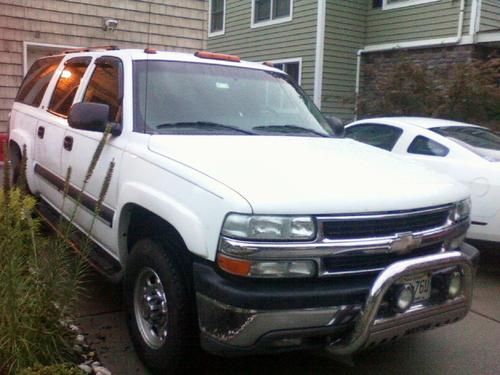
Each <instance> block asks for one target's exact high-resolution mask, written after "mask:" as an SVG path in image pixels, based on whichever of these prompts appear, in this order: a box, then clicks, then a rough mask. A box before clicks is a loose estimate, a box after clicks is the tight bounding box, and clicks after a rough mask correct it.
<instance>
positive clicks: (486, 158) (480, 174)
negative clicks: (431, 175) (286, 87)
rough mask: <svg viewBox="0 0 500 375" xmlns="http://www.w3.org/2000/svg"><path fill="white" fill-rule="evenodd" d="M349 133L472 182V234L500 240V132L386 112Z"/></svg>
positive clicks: (348, 129)
mask: <svg viewBox="0 0 500 375" xmlns="http://www.w3.org/2000/svg"><path fill="white" fill-rule="evenodd" d="M346 136H347V137H349V138H353V139H355V140H357V141H360V142H363V143H367V144H370V145H372V146H375V147H379V148H382V149H384V150H388V151H392V152H393V153H395V154H398V155H401V156H403V157H404V158H408V159H411V160H416V161H419V162H422V163H424V164H425V165H427V166H428V167H429V168H432V169H434V170H437V171H439V172H442V173H446V174H448V175H450V176H452V177H454V178H455V179H457V180H458V181H460V182H462V183H464V184H466V185H468V186H469V187H470V189H471V194H472V225H471V227H470V229H469V232H468V233H467V237H468V238H471V239H477V240H485V241H494V242H500V135H498V133H494V132H492V131H491V130H489V129H487V128H484V127H481V126H476V125H470V124H465V123H461V122H456V121H449V120H440V119H433V118H421V117H386V118H373V119H366V120H360V121H356V122H354V123H351V124H349V125H347V126H346Z"/></svg>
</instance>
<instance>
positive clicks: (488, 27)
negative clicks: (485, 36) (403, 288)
mask: <svg viewBox="0 0 500 375" xmlns="http://www.w3.org/2000/svg"><path fill="white" fill-rule="evenodd" d="M480 22H481V23H480V26H479V31H481V32H483V31H486V32H488V31H500V0H483V2H482V4H481V21H480Z"/></svg>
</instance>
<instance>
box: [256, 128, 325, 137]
mask: <svg viewBox="0 0 500 375" xmlns="http://www.w3.org/2000/svg"><path fill="white" fill-rule="evenodd" d="M252 130H264V131H270V132H277V133H289V134H291V133H310V134H315V135H318V136H320V137H326V138H330V135H329V134H326V133H320V132H318V131H316V130H313V129H308V128H304V127H302V126H298V125H261V126H256V127H254V128H252Z"/></svg>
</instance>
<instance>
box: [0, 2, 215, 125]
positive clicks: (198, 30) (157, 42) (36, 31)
mask: <svg viewBox="0 0 500 375" xmlns="http://www.w3.org/2000/svg"><path fill="white" fill-rule="evenodd" d="M207 4H208V3H207V1H206V0H151V1H135V0H23V1H19V0H0V64H1V65H0V132H2V131H5V129H6V127H7V116H8V112H9V110H10V107H11V105H12V101H13V98H14V96H15V94H16V92H17V88H18V86H19V84H20V82H21V78H22V74H23V66H22V64H23V42H28V43H43V44H55V45H65V46H68V45H70V46H96V45H110V44H112V45H118V46H119V47H120V48H144V47H145V46H146V45H148V44H150V45H151V46H152V47H156V48H159V49H168V50H175V51H193V50H198V49H203V48H205V46H206V18H207V13H206V9H207ZM104 18H115V19H117V20H118V21H119V25H118V28H117V30H115V31H104V30H103V29H102V25H103V19H104Z"/></svg>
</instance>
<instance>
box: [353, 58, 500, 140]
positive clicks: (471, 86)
mask: <svg viewBox="0 0 500 375" xmlns="http://www.w3.org/2000/svg"><path fill="white" fill-rule="evenodd" d="M372 69H373V68H372ZM369 75H370V76H374V77H375V78H374V80H373V81H371V82H370V87H372V91H373V92H372V93H370V95H368V93H363V94H362V95H361V96H360V98H359V109H360V115H361V116H362V117H372V116H425V117H440V118H447V119H452V120H457V121H463V122H468V123H473V124H481V125H489V126H490V127H492V128H493V129H497V130H500V106H499V105H498V103H500V57H494V56H491V57H490V58H488V59H487V60H484V61H483V60H472V61H470V62H467V63H462V64H456V65H454V67H453V68H452V69H450V70H446V71H443V70H442V69H438V68H434V69H433V68H431V67H430V66H429V65H428V64H427V63H425V62H420V63H414V62H410V61H403V62H401V63H399V64H397V65H396V67H395V68H394V69H392V70H391V72H388V73H384V74H369Z"/></svg>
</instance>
